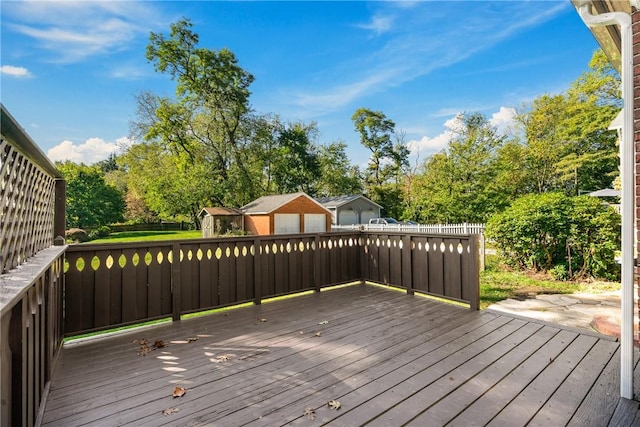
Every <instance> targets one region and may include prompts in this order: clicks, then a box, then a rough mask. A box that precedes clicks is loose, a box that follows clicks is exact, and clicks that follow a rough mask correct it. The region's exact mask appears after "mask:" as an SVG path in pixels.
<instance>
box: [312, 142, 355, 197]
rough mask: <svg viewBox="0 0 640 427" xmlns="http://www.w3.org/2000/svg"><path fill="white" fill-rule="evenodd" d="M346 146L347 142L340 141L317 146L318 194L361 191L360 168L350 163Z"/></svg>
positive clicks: (326, 195)
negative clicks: (318, 166)
mask: <svg viewBox="0 0 640 427" xmlns="http://www.w3.org/2000/svg"><path fill="white" fill-rule="evenodd" d="M346 148H347V144H345V143H344V142H341V141H339V142H332V143H330V144H328V145H321V146H320V147H319V149H318V162H319V164H320V176H319V179H318V182H317V184H316V189H317V191H316V194H317V195H318V196H322V197H329V196H341V195H345V194H361V193H362V191H363V188H362V178H361V176H360V170H359V168H358V167H357V166H353V165H351V162H350V161H349V158H348V157H347V153H346V151H345V150H346Z"/></svg>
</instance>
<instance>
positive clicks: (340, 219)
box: [316, 194, 382, 225]
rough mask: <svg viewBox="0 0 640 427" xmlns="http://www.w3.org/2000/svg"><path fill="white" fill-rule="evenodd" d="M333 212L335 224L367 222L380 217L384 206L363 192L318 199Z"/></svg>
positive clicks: (333, 222)
mask: <svg viewBox="0 0 640 427" xmlns="http://www.w3.org/2000/svg"><path fill="white" fill-rule="evenodd" d="M316 200H317V201H318V203H320V204H321V205H322V206H324V207H325V208H327V209H329V211H330V212H331V217H332V218H331V223H332V224H334V225H353V224H367V223H368V222H369V220H370V219H371V218H379V217H380V211H381V210H382V206H380V205H379V204H377V203H375V202H373V201H371V200H369V199H367V198H366V197H364V196H363V195H361V194H352V195H350V196H337V197H321V198H317V199H316Z"/></svg>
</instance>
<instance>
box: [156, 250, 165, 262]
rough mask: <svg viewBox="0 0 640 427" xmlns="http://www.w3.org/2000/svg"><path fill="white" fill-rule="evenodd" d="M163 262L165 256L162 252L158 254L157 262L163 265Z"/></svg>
mask: <svg viewBox="0 0 640 427" xmlns="http://www.w3.org/2000/svg"><path fill="white" fill-rule="evenodd" d="M162 261H164V255H163V254H162V252H158V255H156V262H157V263H158V264H162Z"/></svg>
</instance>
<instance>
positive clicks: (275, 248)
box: [271, 243, 278, 254]
mask: <svg viewBox="0 0 640 427" xmlns="http://www.w3.org/2000/svg"><path fill="white" fill-rule="evenodd" d="M271 251H272V252H273V253H274V254H277V253H278V245H277V244H276V243H274V244H272V245H271Z"/></svg>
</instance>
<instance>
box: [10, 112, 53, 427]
mask: <svg viewBox="0 0 640 427" xmlns="http://www.w3.org/2000/svg"><path fill="white" fill-rule="evenodd" d="M1 110H2V111H1V123H2V132H1V138H0V326H1V328H0V329H1V331H0V370H1V372H0V395H1V399H0V402H1V403H0V404H1V405H2V407H1V408H0V425H2V426H5V425H6V426H9V425H10V426H31V425H34V424H35V423H36V418H37V417H38V414H39V411H40V410H41V406H42V405H41V404H42V403H43V402H44V399H45V398H46V394H47V387H48V383H49V380H50V378H51V373H52V369H53V366H54V364H55V363H54V361H55V357H56V355H57V353H58V350H59V349H60V346H61V343H62V335H63V331H62V321H63V312H62V292H63V280H64V277H63V274H62V270H63V260H64V250H65V247H64V246H53V243H54V237H55V236H59V235H64V201H65V196H64V193H65V186H64V180H63V179H62V176H61V175H60V174H59V172H58V171H57V170H56V169H55V167H54V166H53V165H52V164H51V163H50V162H49V160H47V158H46V157H45V155H44V154H42V152H41V151H40V149H39V148H38V147H37V145H36V144H35V143H34V142H33V141H32V140H31V138H29V136H28V135H27V134H26V133H25V132H24V130H23V129H22V128H21V127H20V126H19V125H18V123H17V122H16V121H15V119H14V118H13V117H12V116H11V115H10V114H9V112H8V111H7V110H6V109H5V108H4V106H2V108H1Z"/></svg>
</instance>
